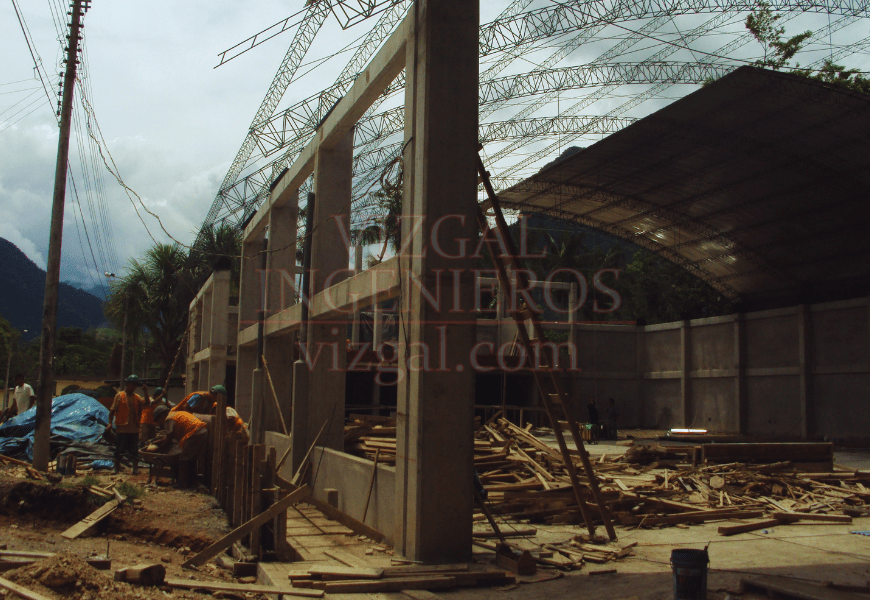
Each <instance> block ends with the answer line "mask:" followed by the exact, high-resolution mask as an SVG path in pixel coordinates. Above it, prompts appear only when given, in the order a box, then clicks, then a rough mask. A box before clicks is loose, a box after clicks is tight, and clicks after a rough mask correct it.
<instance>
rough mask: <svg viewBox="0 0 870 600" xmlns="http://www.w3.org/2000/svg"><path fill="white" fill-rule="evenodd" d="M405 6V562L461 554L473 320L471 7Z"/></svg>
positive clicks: (399, 523) (400, 490)
mask: <svg viewBox="0 0 870 600" xmlns="http://www.w3.org/2000/svg"><path fill="white" fill-rule="evenodd" d="M411 10H412V11H416V13H415V19H416V31H415V33H414V34H412V38H411V39H410V40H409V42H408V44H407V50H408V53H407V61H406V66H405V78H406V86H405V154H404V157H405V162H404V164H405V174H404V184H405V187H404V193H403V216H404V218H403V221H402V238H403V240H406V241H408V242H409V245H407V246H405V245H404V244H403V247H404V250H403V251H402V252H400V253H399V260H400V265H399V270H400V273H401V275H400V276H401V277H402V278H403V279H402V281H403V286H404V288H403V295H402V299H401V304H400V309H399V310H400V313H399V319H400V322H399V332H400V333H399V336H400V337H399V344H400V348H399V351H400V354H399V356H400V360H399V367H400V370H399V379H400V381H399V387H398V390H397V392H398V393H397V396H398V403H397V440H396V454H397V456H396V488H395V489H396V515H395V524H396V531H395V536H394V539H395V548H396V551H397V553H398V554H399V555H402V556H405V557H406V558H408V559H411V560H416V561H423V562H462V561H467V560H470V559H471V525H472V519H471V517H472V502H471V498H472V473H473V471H472V469H473V465H472V458H473V455H472V453H473V445H472V441H473V440H472V436H473V414H474V412H473V407H474V373H473V372H472V369H471V364H470V350H471V348H472V346H473V345H474V342H475V319H474V316H473V314H472V309H473V277H472V276H471V272H470V268H471V267H472V262H471V261H470V260H469V259H468V258H466V256H467V254H468V253H470V252H471V250H470V248H468V247H463V244H462V243H460V242H459V240H462V239H464V240H469V241H468V242H466V243H467V244H468V246H471V243H472V241H473V240H474V239H475V234H476V229H477V224H476V218H475V213H476V208H477V206H476V204H477V169H476V166H475V165H476V161H477V87H478V57H477V47H478V22H479V5H478V2H468V0H427V1H426V2H416V3H415V4H414V6H413V7H412V8H411ZM442 218H443V221H442V220H441V219H442ZM418 223H422V227H420V228H419V229H415V228H414V226H415V225H417V224H418ZM436 225H437V226H439V229H435V227H436ZM433 236H434V238H435V239H437V241H438V243H439V245H440V249H439V248H435V247H433V245H432V243H431V242H432V239H433ZM424 251H425V252H426V253H425V256H424ZM439 270H443V271H440V272H439ZM454 274H455V275H457V276H456V277H454ZM410 275H413V277H414V278H416V282H415V281H414V280H413V279H412V277H410ZM420 285H422V286H425V288H426V289H427V290H429V291H430V292H432V291H435V292H437V293H438V295H437V296H436V298H440V302H438V303H437V304H433V303H431V302H430V301H429V300H427V299H425V298H424V297H423V294H422V293H421V292H420V289H419V286H420ZM457 300H458V303H457V304H458V306H454V303H456V301H457ZM451 311H453V312H451ZM427 353H428V363H429V364H428V365H427V364H426V358H425V357H426V354H427Z"/></svg>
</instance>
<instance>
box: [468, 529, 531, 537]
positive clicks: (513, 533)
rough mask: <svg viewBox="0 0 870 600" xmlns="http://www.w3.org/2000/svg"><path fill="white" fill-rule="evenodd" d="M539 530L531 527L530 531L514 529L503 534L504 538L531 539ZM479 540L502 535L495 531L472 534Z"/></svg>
mask: <svg viewBox="0 0 870 600" xmlns="http://www.w3.org/2000/svg"><path fill="white" fill-rule="evenodd" d="M537 533H538V530H537V529H535V528H534V527H530V528H528V529H514V530H512V531H505V532H503V535H504V537H529V536H532V535H536V534H537ZM471 535H472V536H474V537H475V538H477V539H485V538H494V537H500V534H499V533H497V532H495V531H475V532H474V533H472V534H471Z"/></svg>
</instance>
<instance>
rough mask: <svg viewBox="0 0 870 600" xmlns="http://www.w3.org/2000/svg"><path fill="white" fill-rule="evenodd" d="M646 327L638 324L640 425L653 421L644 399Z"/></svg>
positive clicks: (649, 424) (648, 424)
mask: <svg viewBox="0 0 870 600" xmlns="http://www.w3.org/2000/svg"><path fill="white" fill-rule="evenodd" d="M645 333H646V332H645V330H644V327H643V326H641V325H638V326H637V341H636V342H635V343H636V344H637V410H638V412H639V413H640V414H639V415H638V417H637V426H638V427H641V428H643V427H650V426H652V424H651V423H647V419H646V402H645V401H644V372H645V371H646V365H645V364H644V354H645V350H646V346H645V344H646V338H645V337H644V336H645Z"/></svg>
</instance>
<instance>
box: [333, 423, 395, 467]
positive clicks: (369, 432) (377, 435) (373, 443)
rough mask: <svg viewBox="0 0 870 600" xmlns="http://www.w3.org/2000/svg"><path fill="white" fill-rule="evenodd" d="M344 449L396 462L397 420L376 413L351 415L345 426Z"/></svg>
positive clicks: (389, 463)
mask: <svg viewBox="0 0 870 600" xmlns="http://www.w3.org/2000/svg"><path fill="white" fill-rule="evenodd" d="M344 449H345V452H347V453H349V454H354V455H356V456H361V457H362V458H367V459H369V460H374V458H375V453H377V452H378V451H380V453H379V458H378V462H381V463H384V464H388V465H394V464H396V420H395V419H391V418H390V417H379V416H375V415H349V417H348V423H347V425H345V428H344Z"/></svg>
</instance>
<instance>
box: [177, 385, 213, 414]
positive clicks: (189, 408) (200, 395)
mask: <svg viewBox="0 0 870 600" xmlns="http://www.w3.org/2000/svg"><path fill="white" fill-rule="evenodd" d="M221 395H222V396H223V397H224V398H226V396H227V388H225V387H224V386H222V385H216V386H214V387H212V388H211V391H208V392H191V393H190V394H188V395H187V396H185V397H184V400H182V401H181V402H179V403H178V404H176V405H175V406H173V407H172V408H171V409H170V411H169V412H177V411H180V410H183V411H186V412H190V413H196V414H199V415H210V414H213V413H214V409H215V407H216V406H217V403H218V400H219V397H220V396H221Z"/></svg>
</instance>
